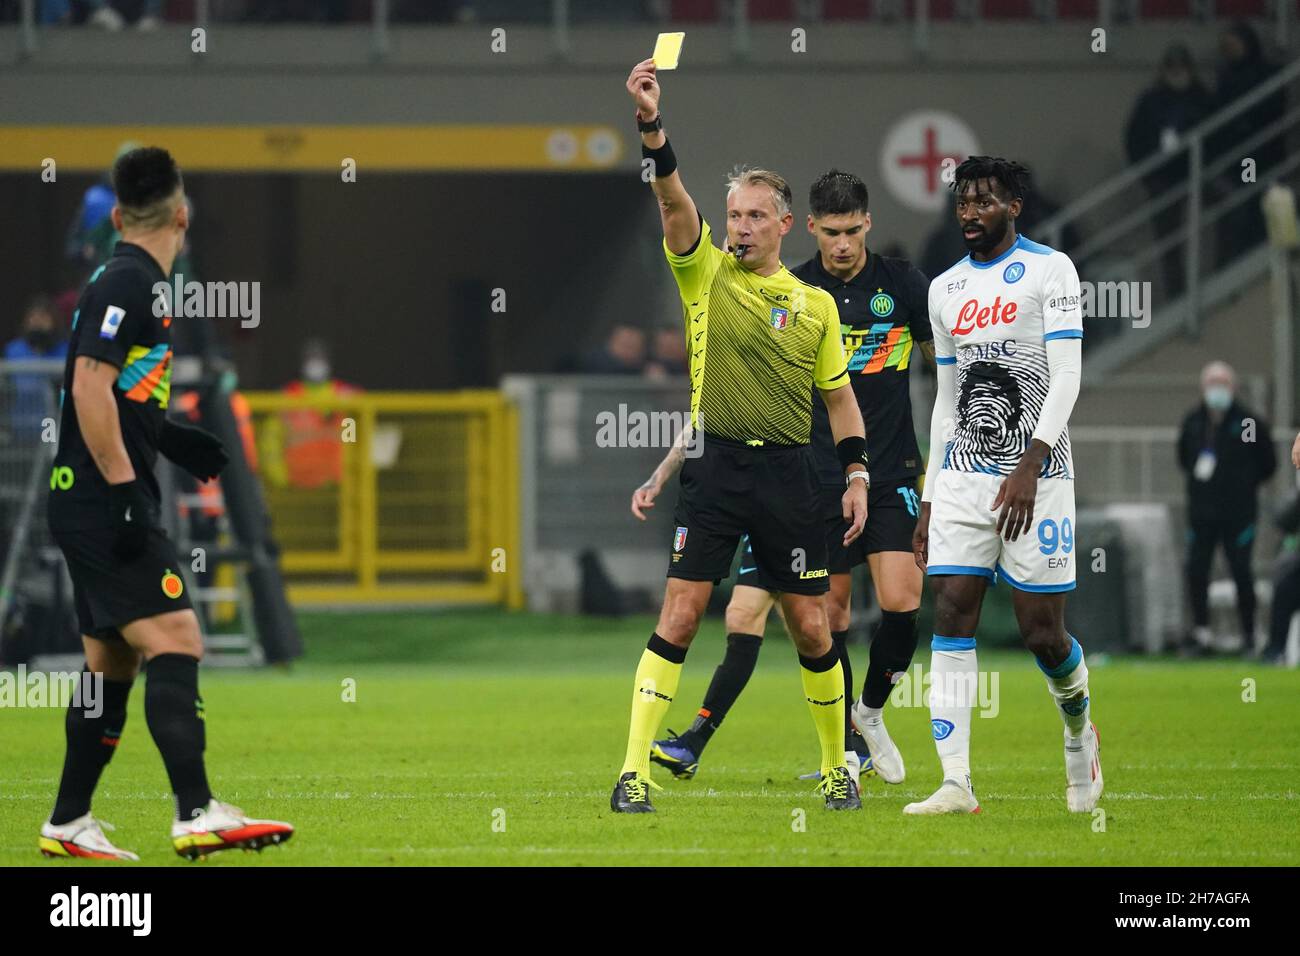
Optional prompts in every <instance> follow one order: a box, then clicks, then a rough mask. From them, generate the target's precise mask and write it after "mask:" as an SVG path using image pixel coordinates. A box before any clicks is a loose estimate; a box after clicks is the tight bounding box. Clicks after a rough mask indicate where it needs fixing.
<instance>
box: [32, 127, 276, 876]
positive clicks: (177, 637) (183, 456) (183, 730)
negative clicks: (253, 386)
mask: <svg viewBox="0 0 1300 956" xmlns="http://www.w3.org/2000/svg"><path fill="white" fill-rule="evenodd" d="M113 191H114V193H115V194H116V197H117V204H116V205H115V206H114V207H113V211H112V219H113V225H114V227H115V228H116V229H117V230H118V232H120V233H121V234H122V241H120V242H119V243H118V244H117V247H116V248H115V249H114V251H113V255H112V257H111V258H110V259H109V260H108V262H106V263H105V264H104V265H102V266H100V268H99V269H98V270H97V271H96V272H95V273H94V274H93V275H92V276H91V279H90V282H89V283H88V284H87V286H86V289H85V291H84V292H82V294H81V299H80V301H79V302H78V303H77V310H76V312H75V313H74V314H73V320H72V339H71V341H70V342H69V347H68V360H67V367H66V369H65V370H64V375H63V391H62V396H61V399H60V402H61V406H62V421H61V424H60V427H59V447H58V452H57V454H56V456H55V459H54V470H53V471H52V473H51V475H50V495H49V523H50V530H51V532H52V533H53V535H54V539H55V541H56V542H57V543H58V545H59V548H60V549H61V550H62V552H63V555H64V557H65V559H66V560H67V562H68V571H69V573H70V575H71V577H72V585H73V600H74V602H75V604H76V611H77V620H78V623H79V626H80V629H81V634H82V645H83V646H84V648H85V652H86V665H85V671H84V673H83V674H82V680H83V681H86V680H90V679H92V675H102V677H103V695H102V696H103V704H104V705H103V707H102V708H101V712H100V714H99V715H98V716H94V717H92V716H90V715H89V714H88V713H87V712H86V711H85V710H84V709H83V708H82V707H79V706H78V705H77V704H76V703H75V702H74V703H73V705H71V706H70V707H69V709H68V712H67V718H66V724H65V732H66V740H67V751H66V755H65V758H64V764H63V776H62V780H61V782H60V784H59V794H58V798H57V801H56V803H55V806H54V812H53V813H52V814H51V815H50V819H49V821H48V822H47V823H46V824H45V825H44V826H43V827H42V828H41V836H40V848H41V850H42V852H44V853H45V854H46V855H47V856H71V857H88V858H94V859H116V860H135V859H138V857H137V856H136V855H135V854H134V853H131V852H129V851H126V850H122V849H119V848H117V847H115V846H114V845H113V844H112V843H111V842H110V841H109V840H108V838H107V837H106V836H105V835H104V832H103V830H102V829H101V826H100V823H99V822H98V821H97V820H95V818H94V817H93V816H92V815H91V813H90V801H91V797H92V795H93V794H94V791H95V787H96V785H97V784H98V782H99V777H100V774H101V773H102V771H103V769H104V767H105V766H106V765H107V764H108V762H109V760H110V759H111V758H112V756H113V753H114V751H115V750H116V748H117V745H118V740H119V739H120V737H121V735H122V728H123V725H124V723H125V721H126V703H127V696H128V695H129V694H130V692H131V686H132V684H133V683H134V681H135V676H136V674H137V673H138V672H139V670H140V668H141V664H143V666H144V671H145V674H146V684H145V698H144V711H145V720H146V722H147V723H148V725H149V732H150V734H152V736H153V739H154V743H155V744H156V745H157V747H158V750H159V752H160V753H161V754H162V759H163V765H164V766H165V767H166V769H167V776H168V777H169V779H170V781H171V786H172V791H173V793H174V794H175V796H176V818H175V821H174V822H173V824H172V829H171V838H172V846H173V848H174V849H175V850H176V852H177V853H179V854H181V855H182V856H186V857H189V858H195V857H198V856H202V855H206V854H208V853H211V852H214V851H216V850H225V849H230V848H234V847H239V848H244V849H260V848H261V847H263V846H266V845H269V844H273V843H280V842H283V841H284V840H287V839H288V838H289V837H290V836H292V835H293V827H291V826H289V824H287V823H280V822H278V821H275V820H253V819H250V818H248V817H246V816H244V814H243V811H241V810H239V809H237V808H235V807H232V806H230V805H229V804H225V803H222V802H220V801H218V800H216V799H214V798H213V796H212V792H211V791H210V790H209V789H208V780H207V771H206V769H205V767H204V761H203V750H204V740H205V736H204V716H203V701H202V698H201V697H200V696H199V658H200V657H201V656H202V653H203V638H202V635H201V634H200V632H199V622H198V618H197V616H196V615H195V613H194V610H193V608H192V606H191V604H190V600H189V596H188V595H187V594H186V593H185V585H184V582H183V581H182V579H181V577H180V574H179V572H180V569H181V559H180V557H179V556H178V555H177V553H176V549H175V548H174V547H173V545H172V543H171V541H170V540H168V538H167V536H166V534H164V532H163V531H162V529H161V527H160V525H159V521H160V515H161V500H160V495H159V491H158V481H157V479H156V478H155V477H154V473H153V470H154V465H155V463H156V462H157V458H158V454H159V452H161V453H162V454H163V455H164V456H166V457H167V458H169V459H170V460H171V461H173V462H175V463H176V464H177V465H180V466H181V467H182V468H184V469H185V470H186V471H188V472H190V474H192V475H194V476H195V477H196V478H197V479H199V480H200V481H206V480H208V479H210V478H214V477H216V475H217V473H218V472H220V471H221V469H222V468H223V467H224V465H225V463H226V461H227V457H226V453H225V449H224V448H222V446H221V443H220V442H219V441H218V440H217V439H216V438H214V437H213V436H212V435H210V434H208V433H207V432H205V431H203V430H201V429H198V428H192V427H189V426H185V425H180V424H177V423H175V422H171V421H168V420H167V412H166V410H167V405H168V399H169V397H170V391H171V358H172V353H171V348H170V344H169V342H170V338H171V331H170V330H171V323H172V318H171V316H170V314H169V313H170V309H168V308H165V307H159V303H163V305H164V306H165V304H166V302H165V300H163V299H160V298H159V297H158V296H157V295H155V288H156V287H157V286H158V285H159V284H161V283H165V280H166V279H167V276H168V273H169V272H170V271H171V268H172V263H173V261H174V260H175V258H176V254H177V253H178V252H179V251H180V249H181V246H182V245H183V244H184V241H185V231H186V229H187V228H188V227H189V212H188V209H187V207H186V203H185V191H184V187H183V185H182V182H181V175H180V170H179V169H178V168H177V166H176V163H175V162H174V161H173V160H172V157H171V156H170V155H169V154H168V153H167V151H166V150H163V149H157V148H146V149H135V150H132V151H130V152H128V153H125V154H123V155H122V156H121V157H120V158H119V159H118V160H117V162H116V163H115V164H114V166H113ZM191 321H199V320H191Z"/></svg>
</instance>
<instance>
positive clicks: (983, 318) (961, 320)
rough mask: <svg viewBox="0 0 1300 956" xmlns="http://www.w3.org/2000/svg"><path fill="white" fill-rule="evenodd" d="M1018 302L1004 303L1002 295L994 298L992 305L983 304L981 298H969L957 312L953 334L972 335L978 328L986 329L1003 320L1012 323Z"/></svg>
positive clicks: (1003, 322)
mask: <svg viewBox="0 0 1300 956" xmlns="http://www.w3.org/2000/svg"><path fill="white" fill-rule="evenodd" d="M1016 308H1017V306H1016V303H1014V302H1008V303H1007V304H1006V305H1003V304H1002V296H998V297H997V298H996V299H994V300H993V304H992V305H985V306H981V305H980V302H979V299H967V300H966V301H965V302H963V303H962V306H961V311H960V312H958V313H957V324H956V325H955V326H953V330H952V334H953V335H970V333H972V332H974V331H975V330H976V329H986V328H988V327H989V326H991V325H997V324H998V323H999V322H1001V323H1002V324H1004V325H1010V324H1011V323H1012V322H1014V321H1015V320H1016Z"/></svg>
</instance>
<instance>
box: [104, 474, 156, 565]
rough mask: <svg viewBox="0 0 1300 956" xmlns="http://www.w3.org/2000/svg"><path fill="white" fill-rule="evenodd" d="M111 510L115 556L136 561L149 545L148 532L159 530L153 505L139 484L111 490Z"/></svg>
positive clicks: (109, 492)
mask: <svg viewBox="0 0 1300 956" xmlns="http://www.w3.org/2000/svg"><path fill="white" fill-rule="evenodd" d="M108 506H109V510H110V513H111V514H112V517H113V554H115V555H116V556H117V557H118V558H120V559H121V560H123V561H134V560H135V559H136V558H138V557H139V556H140V555H141V554H142V553H143V552H144V549H145V546H146V545H147V544H148V543H149V532H150V531H151V530H152V529H153V528H155V527H157V524H158V522H157V520H156V519H155V517H154V513H153V509H154V505H153V501H152V500H151V499H150V498H149V496H148V495H147V494H145V491H144V486H143V485H141V484H140V482H139V480H138V479H137V480H135V481H126V482H123V483H122V484H120V485H109V486H108Z"/></svg>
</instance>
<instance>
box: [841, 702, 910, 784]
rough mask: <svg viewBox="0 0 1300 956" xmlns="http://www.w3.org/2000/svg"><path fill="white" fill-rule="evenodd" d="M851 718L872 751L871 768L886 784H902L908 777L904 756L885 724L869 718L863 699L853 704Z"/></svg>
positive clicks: (879, 720) (878, 719)
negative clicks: (904, 767) (904, 766)
mask: <svg viewBox="0 0 1300 956" xmlns="http://www.w3.org/2000/svg"><path fill="white" fill-rule="evenodd" d="M859 708H861V709H859ZM849 717H850V719H851V720H852V721H853V727H854V729H856V730H857V732H858V733H860V734H861V735H862V739H863V740H865V741H866V742H867V749H868V750H870V751H871V766H872V767H874V768H875V770H876V774H877V775H878V776H879V777H880V779H881V780H883V781H885V783H902V782H903V778H904V777H906V776H907V771H906V770H904V769H903V755H902V754H901V753H899V752H898V747H896V746H895V745H894V741H893V740H891V739H890V736H889V731H888V730H886V729H885V722H884V721H883V720H882V719H881V718H879V717H876V718H875V719H874V720H872V719H869V718H868V717H867V709H866V705H865V704H864V703H862V698H861V697H859V698H858V699H857V700H856V701H854V702H853V709H852V710H851V711H850V712H849Z"/></svg>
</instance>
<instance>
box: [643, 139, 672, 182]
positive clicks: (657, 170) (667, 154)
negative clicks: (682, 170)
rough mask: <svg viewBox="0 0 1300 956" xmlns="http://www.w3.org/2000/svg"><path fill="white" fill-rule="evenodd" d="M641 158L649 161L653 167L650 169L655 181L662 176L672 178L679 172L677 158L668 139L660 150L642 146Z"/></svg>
mask: <svg viewBox="0 0 1300 956" xmlns="http://www.w3.org/2000/svg"><path fill="white" fill-rule="evenodd" d="M641 158H642V159H648V160H650V161H651V162H652V163H654V165H653V166H651V167H650V174H651V176H653V177H654V178H655V179H658V178H659V177H660V176H671V175H672V174H673V173H675V172H677V157H676V156H674V155H673V147H672V144H671V143H669V142H668V137H667V136H665V137H664V144H663V145H662V146H660V147H659V148H658V149H651V148H650V147H649V146H647V145H646V144H645V143H642V144H641Z"/></svg>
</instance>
